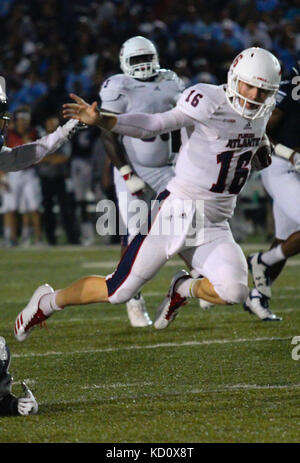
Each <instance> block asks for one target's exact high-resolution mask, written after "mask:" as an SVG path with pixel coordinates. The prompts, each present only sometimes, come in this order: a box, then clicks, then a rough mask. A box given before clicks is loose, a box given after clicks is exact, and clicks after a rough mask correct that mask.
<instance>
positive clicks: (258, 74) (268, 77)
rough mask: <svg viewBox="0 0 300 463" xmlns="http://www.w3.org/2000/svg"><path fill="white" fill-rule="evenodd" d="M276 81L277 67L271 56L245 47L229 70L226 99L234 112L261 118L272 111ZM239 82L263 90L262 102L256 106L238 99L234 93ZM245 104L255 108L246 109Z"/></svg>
mask: <svg viewBox="0 0 300 463" xmlns="http://www.w3.org/2000/svg"><path fill="white" fill-rule="evenodd" d="M280 80H281V68H280V64H279V61H278V59H277V58H276V57H275V56H274V55H273V54H272V53H270V52H269V51H267V50H265V49H263V48H259V47H252V48H247V49H246V50H244V51H242V52H241V53H239V54H238V55H237V56H236V57H235V59H234V60H233V62H232V64H231V66H230V68H229V72H228V79H227V88H226V96H227V100H228V102H229V104H230V105H231V106H232V108H233V109H234V110H235V111H236V112H238V113H239V114H240V115H241V116H243V117H245V118H247V119H257V118H259V117H263V116H264V115H265V114H266V113H267V112H270V111H272V110H273V108H274V105H275V95H276V92H277V90H278V88H279V85H280ZM239 81H243V82H246V83H247V84H250V85H252V86H254V87H258V88H261V89H264V90H267V91H268V92H269V93H268V96H267V98H266V100H265V101H264V102H263V103H258V102H257V101H252V100H250V99H249V98H245V97H244V96H242V95H241V94H240V93H239V91H238V84H239ZM241 101H242V102H241ZM247 103H252V104H255V105H257V109H251V110H250V109H247V108H246V104H247Z"/></svg>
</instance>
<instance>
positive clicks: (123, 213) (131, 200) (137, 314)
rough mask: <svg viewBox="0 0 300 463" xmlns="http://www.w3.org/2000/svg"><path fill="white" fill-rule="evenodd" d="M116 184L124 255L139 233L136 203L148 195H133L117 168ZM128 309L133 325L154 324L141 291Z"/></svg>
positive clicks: (129, 302) (144, 325)
mask: <svg viewBox="0 0 300 463" xmlns="http://www.w3.org/2000/svg"><path fill="white" fill-rule="evenodd" d="M114 185H115V192H116V196H117V200H118V208H119V215H120V220H119V224H120V228H121V230H120V232H121V257H123V255H124V254H125V252H126V250H127V247H128V245H129V244H130V242H131V241H132V240H133V238H134V236H135V235H136V234H137V233H138V229H137V227H136V224H135V223H134V221H133V218H134V213H135V207H134V205H135V204H136V203H137V202H139V201H146V199H147V196H146V197H145V198H138V197H135V196H133V195H131V194H130V192H129V191H128V188H127V186H126V183H125V181H124V179H123V177H122V176H121V174H120V172H119V170H118V169H116V168H114ZM144 204H145V205H147V209H148V202H146V203H145V202H144ZM136 205H137V204H136ZM148 212H149V211H147V210H146V211H145V220H147V215H148ZM126 309H127V315H128V319H129V322H130V324H131V326H133V327H136V328H143V327H146V326H149V325H151V324H152V321H151V319H150V316H149V314H148V312H147V307H146V302H145V300H144V298H143V296H142V294H141V292H140V291H138V292H137V294H134V296H133V297H132V298H131V299H130V300H129V301H127V302H126Z"/></svg>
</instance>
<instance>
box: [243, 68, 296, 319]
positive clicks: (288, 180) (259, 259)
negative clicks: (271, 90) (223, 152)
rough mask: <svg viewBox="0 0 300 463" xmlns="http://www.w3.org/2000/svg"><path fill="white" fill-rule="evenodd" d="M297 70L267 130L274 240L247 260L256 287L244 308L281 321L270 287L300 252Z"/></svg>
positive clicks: (267, 185)
mask: <svg viewBox="0 0 300 463" xmlns="http://www.w3.org/2000/svg"><path fill="white" fill-rule="evenodd" d="M299 70H300V69H299V67H298V68H294V72H293V73H292V75H291V76H290V78H289V79H288V80H286V81H283V82H282V84H281V86H280V90H279V91H278V93H277V105H276V108H275V110H274V111H273V113H272V116H271V118H270V120H269V123H268V126H267V130H268V133H269V136H270V137H271V139H272V141H273V143H274V144H275V150H274V151H275V155H276V156H274V157H273V163H272V165H271V166H270V167H269V168H268V169H266V170H265V171H264V172H262V182H263V185H264V187H265V189H266V191H267V192H268V194H269V195H270V197H271V198H272V200H273V217H274V223H275V238H274V240H273V243H272V244H271V248H270V249H269V250H268V251H265V252H260V253H255V254H253V255H251V256H249V257H248V264H249V269H250V271H251V273H252V277H253V282H254V284H255V288H254V289H252V291H250V293H249V297H248V299H247V301H246V303H245V305H244V306H245V308H246V309H247V310H249V311H250V312H251V313H254V314H255V315H257V316H258V317H259V318H261V319H262V320H268V321H279V320H281V318H280V317H277V316H276V315H275V314H273V313H272V312H271V310H270V307H269V300H270V297H271V285H272V284H273V283H274V281H275V280H276V279H277V277H278V276H279V274H280V273H281V271H282V269H283V268H284V265H285V263H286V260H287V259H288V258H289V257H292V256H294V255H296V254H299V252H300V205H299V197H300V132H299V128H300V85H299V84H300V75H299Z"/></svg>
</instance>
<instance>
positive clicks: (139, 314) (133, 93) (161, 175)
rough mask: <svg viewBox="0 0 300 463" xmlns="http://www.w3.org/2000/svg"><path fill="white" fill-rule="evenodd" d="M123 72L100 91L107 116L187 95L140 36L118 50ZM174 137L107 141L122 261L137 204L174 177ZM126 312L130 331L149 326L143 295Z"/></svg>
mask: <svg viewBox="0 0 300 463" xmlns="http://www.w3.org/2000/svg"><path fill="white" fill-rule="evenodd" d="M120 67H121V69H122V71H123V74H116V75H114V76H111V77H109V78H108V79H107V80H106V81H105V82H104V83H103V85H102V87H101V90H100V94H99V96H100V99H101V109H102V110H103V111H108V112H113V113H136V112H146V113H156V112H164V111H167V110H169V109H171V108H173V107H174V106H175V104H176V102H177V100H178V98H179V96H180V94H181V92H182V91H183V89H184V83H183V82H182V81H181V80H180V79H179V78H178V77H177V75H176V74H175V73H174V72H173V71H170V70H166V69H161V68H160V65H159V59H158V53H157V50H156V48H155V46H154V44H153V43H152V42H151V41H150V40H148V39H146V38H144V37H141V36H137V37H132V38H130V39H128V40H126V42H125V43H124V44H123V45H122V47H121V50H120ZM171 137H172V135H171V134H170V133H165V134H162V135H158V136H154V137H148V138H144V139H137V138H132V137H127V136H124V137H122V139H120V137H118V136H116V135H111V134H110V135H108V134H104V135H103V139H104V142H105V144H106V148H107V153H108V154H109V156H110V158H111V159H112V162H113V163H114V164H115V165H116V163H117V162H118V161H119V164H117V165H116V167H115V168H114V183H115V189H116V194H117V198H118V204H119V210H120V215H121V219H122V221H123V225H124V228H125V229H126V230H127V235H123V236H122V241H121V243H122V255H123V253H124V252H125V250H126V248H127V245H128V244H129V243H130V242H131V240H132V239H133V237H134V235H136V233H137V232H138V230H137V228H136V224H135V223H133V220H132V219H133V217H134V214H135V211H134V210H132V209H133V206H134V205H135V206H137V204H138V199H137V198H139V199H140V200H143V201H146V202H147V204H148V205H149V204H150V201H151V199H154V198H155V197H156V195H157V193H158V192H159V191H161V190H163V189H164V188H165V186H166V185H167V183H168V181H169V180H170V179H171V177H172V176H173V175H174V167H173V161H174V153H173V152H172V139H171ZM122 153H123V154H124V156H125V159H126V160H127V161H125V162H126V164H125V163H123V165H122V164H120V160H121V159H122V156H121V155H122ZM118 158H120V159H118ZM132 172H134V173H135V174H137V175H138V177H139V179H141V180H142V184H141V185H140V188H139V187H138V188H139V189H138V190H135V186H136V183H135V184H134V190H132V188H131V186H130V185H128V182H126V179H127V178H128V175H129V174H131V173H132ZM130 181H131V182H132V181H133V179H132V178H131V180H130ZM135 182H137V179H135ZM137 185H139V184H137ZM141 190H143V191H141ZM137 193H138V197H137ZM130 205H131V206H130ZM135 206H134V208H135ZM130 207H131V212H129V210H130ZM145 219H146V217H145ZM124 228H123V229H124ZM126 306H127V312H128V317H129V320H130V323H131V325H132V326H136V327H142V326H148V325H150V324H151V320H150V318H149V316H148V313H147V310H146V305H145V301H144V299H143V297H142V295H141V293H140V292H139V293H137V294H136V295H135V297H133V298H132V299H130V300H129V301H128V302H127V304H126Z"/></svg>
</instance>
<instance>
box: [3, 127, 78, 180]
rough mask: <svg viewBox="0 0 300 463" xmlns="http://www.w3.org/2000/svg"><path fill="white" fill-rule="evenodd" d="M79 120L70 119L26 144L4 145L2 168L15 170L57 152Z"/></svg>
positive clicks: (73, 130) (7, 170) (8, 170)
mask: <svg viewBox="0 0 300 463" xmlns="http://www.w3.org/2000/svg"><path fill="white" fill-rule="evenodd" d="M77 126H78V120H74V119H73V120H72V119H71V120H70V121H68V122H67V123H66V124H64V125H63V126H60V127H58V128H57V129H56V130H55V131H54V132H53V133H51V134H49V135H45V136H44V137H42V138H39V139H38V140H36V141H34V142H32V143H26V144H25V145H21V146H16V147H14V148H7V147H3V148H2V149H1V152H0V169H1V170H2V171H3V172H15V171H18V170H22V169H25V168H26V167H30V166H32V165H33V164H37V163H38V162H39V161H41V160H42V159H43V158H44V157H45V156H47V155H48V154H50V153H53V152H55V151H56V150H57V149H58V148H59V147H60V146H61V145H63V144H64V143H66V142H67V141H68V140H69V139H70V137H71V136H72V135H73V133H74V132H75V131H76V130H77Z"/></svg>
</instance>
